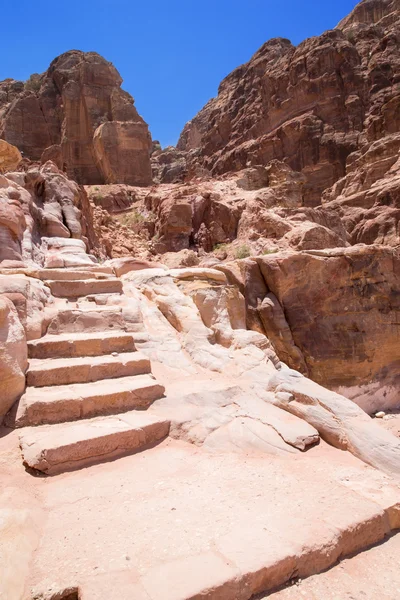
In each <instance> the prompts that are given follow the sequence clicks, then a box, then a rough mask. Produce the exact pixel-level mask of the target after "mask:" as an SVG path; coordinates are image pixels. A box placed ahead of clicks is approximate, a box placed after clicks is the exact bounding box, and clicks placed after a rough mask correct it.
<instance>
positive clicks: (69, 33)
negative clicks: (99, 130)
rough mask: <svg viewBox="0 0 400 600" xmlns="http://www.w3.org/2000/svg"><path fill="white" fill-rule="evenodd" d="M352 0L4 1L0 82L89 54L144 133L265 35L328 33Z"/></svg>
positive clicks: (187, 108)
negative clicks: (114, 79) (101, 63)
mask: <svg viewBox="0 0 400 600" xmlns="http://www.w3.org/2000/svg"><path fill="white" fill-rule="evenodd" d="M356 4H357V2H356V1H355V0H278V1H276V0H147V1H146V0H114V1H113V2H112V1H106V0H96V1H95V0H65V1H64V2H56V1H54V0H51V1H49V0H19V2H16V3H15V4H14V3H13V2H4V5H3V6H2V9H1V21H2V24H3V27H2V30H1V35H0V56H1V60H0V80H1V79H5V78H6V77H13V78H14V79H22V80H25V79H27V78H28V77H29V75H30V74H31V73H35V72H36V73H42V72H43V71H45V70H46V69H47V67H48V65H49V63H50V62H51V60H52V59H53V58H55V57H56V56H58V55H59V54H62V53H63V52H66V51H67V50H71V49H77V50H84V51H96V52H99V53H100V54H102V55H103V56H104V57H105V58H106V59H107V60H110V61H112V62H113V63H114V65H115V66H116V67H117V69H118V71H119V72H120V73H121V76H122V78H123V79H124V83H123V87H124V89H126V90H127V91H128V92H130V93H131V94H132V95H133V97H134V98H135V101H136V107H137V109H138V111H139V113H140V114H141V115H142V116H143V117H144V119H145V120H146V121H147V122H148V124H149V125H150V130H151V133H152V136H153V139H159V140H160V141H161V143H162V145H163V146H166V145H169V144H175V143H176V141H177V139H178V136H179V133H180V132H181V130H182V128H183V126H184V124H185V123H186V122H187V121H188V120H189V119H191V118H192V117H193V116H194V115H195V114H196V113H197V112H198V111H199V110H200V108H201V107H202V106H204V104H205V103H206V102H207V101H208V100H209V99H210V98H212V97H213V96H215V95H216V93H217V89H218V85H219V83H220V81H221V79H223V78H224V77H225V76H226V75H227V74H228V73H230V72H231V71H232V70H233V69H234V68H235V67H237V66H239V65H240V64H242V63H244V62H247V61H248V60H249V59H250V57H251V56H252V54H254V52H255V51H256V50H257V49H258V48H259V47H260V46H261V45H262V44H263V43H264V42H265V41H267V40H268V39H270V38H272V37H286V38H289V39H290V40H291V41H292V43H293V44H298V43H300V42H301V41H302V40H303V39H305V38H307V37H310V36H313V35H319V34H320V33H322V32H323V31H325V30H326V29H331V28H333V27H335V25H336V24H337V23H338V22H339V21H340V20H341V19H342V18H343V17H344V16H345V15H346V14H348V13H349V12H350V11H351V10H352V9H353V8H354V6H355V5H356Z"/></svg>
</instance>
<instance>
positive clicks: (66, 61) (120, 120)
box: [0, 50, 151, 185]
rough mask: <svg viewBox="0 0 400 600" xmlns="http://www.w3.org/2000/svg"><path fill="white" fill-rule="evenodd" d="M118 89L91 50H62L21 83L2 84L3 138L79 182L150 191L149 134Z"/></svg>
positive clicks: (112, 72) (111, 71)
mask: <svg viewBox="0 0 400 600" xmlns="http://www.w3.org/2000/svg"><path fill="white" fill-rule="evenodd" d="M121 83H122V79H121V77H120V75H119V73H118V71H117V70H116V69H115V67H114V66H113V65H112V64H111V63H110V62H108V61H106V60H105V59H104V58H102V57H101V56H100V55H99V54H97V53H96V52H87V53H85V52H80V51H78V50H71V51H70V52H66V53H65V54H62V55H61V56H59V57H57V58H56V59H55V60H53V62H52V63H51V65H50V67H49V68H48V70H47V71H46V72H45V73H44V74H43V75H40V76H39V75H37V76H34V77H31V79H29V80H28V81H27V82H26V83H25V84H24V83H23V82H18V81H14V80H5V81H3V82H0V138H3V139H5V140H6V141H8V142H9V143H11V144H14V145H15V146H17V148H19V150H21V151H22V152H23V154H24V156H25V157H26V158H29V159H31V160H34V161H39V160H40V159H41V157H43V160H48V159H51V160H55V161H56V162H57V163H58V165H59V166H60V167H62V168H63V169H65V171H66V172H67V174H68V176H69V177H71V178H72V179H74V180H75V181H77V182H78V183H86V184H98V183H135V184H136V185H149V184H150V183H151V168H150V149H151V138H150V134H149V133H148V129H147V125H146V124H145V122H144V121H143V119H142V118H141V117H140V116H139V114H138V113H137V111H136V108H135V106H134V101H133V98H132V97H131V96H130V95H129V94H128V93H127V92H124V91H123V90H122V89H121ZM111 138H114V139H111ZM110 140H111V142H110ZM125 161H128V163H126V162H125Z"/></svg>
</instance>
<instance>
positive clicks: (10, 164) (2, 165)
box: [0, 140, 22, 173]
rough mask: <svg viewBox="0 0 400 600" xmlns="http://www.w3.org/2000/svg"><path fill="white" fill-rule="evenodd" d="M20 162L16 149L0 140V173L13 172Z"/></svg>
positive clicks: (19, 155)
mask: <svg viewBox="0 0 400 600" xmlns="http://www.w3.org/2000/svg"><path fill="white" fill-rule="evenodd" d="M21 160H22V156H21V153H20V151H19V150H18V148H16V147H15V146H12V145H11V144H8V143H7V142H5V141H4V140H0V173H7V171H14V169H16V168H17V167H18V165H19V163H20V162H21Z"/></svg>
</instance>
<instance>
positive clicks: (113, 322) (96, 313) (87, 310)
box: [47, 305, 126, 335]
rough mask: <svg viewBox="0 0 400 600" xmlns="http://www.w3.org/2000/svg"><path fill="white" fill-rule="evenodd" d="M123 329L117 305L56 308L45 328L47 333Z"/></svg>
mask: <svg viewBox="0 0 400 600" xmlns="http://www.w3.org/2000/svg"><path fill="white" fill-rule="evenodd" d="M107 330H109V331H110V330H115V331H125V330H126V323H125V320H124V317H123V314H122V308H121V307H119V306H97V305H94V306H79V307H73V308H72V307H71V308H62V309H60V310H58V312H57V314H56V316H55V317H54V318H53V319H52V321H51V322H50V324H49V327H48V329H47V333H48V334H52V335H53V334H59V333H83V332H86V333H93V332H99V331H107Z"/></svg>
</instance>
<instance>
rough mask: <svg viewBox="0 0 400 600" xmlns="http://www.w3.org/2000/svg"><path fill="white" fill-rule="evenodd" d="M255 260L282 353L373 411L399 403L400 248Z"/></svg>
mask: <svg viewBox="0 0 400 600" xmlns="http://www.w3.org/2000/svg"><path fill="white" fill-rule="evenodd" d="M256 262H257V263H258V266H259V269H260V271H261V273H262V275H263V278H264V281H265V283H266V287H267V289H268V290H269V293H268V294H267V295H265V296H264V297H261V296H260V297H259V298H258V309H259V314H260V317H261V319H262V321H263V323H264V325H265V327H266V333H267V335H268V336H269V337H270V339H271V341H272V343H273V344H274V346H275V349H276V351H277V353H278V355H279V356H280V357H281V358H282V360H284V361H287V362H288V364H289V365H290V366H292V367H293V368H296V369H299V368H301V370H302V371H303V372H306V373H308V376H309V377H310V379H312V380H314V381H316V382H318V383H320V384H321V385H324V386H326V387H328V388H330V389H332V390H335V391H337V392H339V393H341V394H344V395H346V396H347V397H349V398H351V399H354V401H355V402H357V403H358V404H359V405H360V406H362V407H363V408H364V409H365V410H367V411H368V412H370V413H371V412H374V411H376V410H379V409H387V408H398V407H399V390H400V378H399V373H400V346H399V343H398V319H397V315H398V312H399V310H400V277H399V275H400V255H399V252H398V250H395V249H393V248H390V247H384V246H364V245H359V246H353V247H350V248H336V249H331V250H313V251H308V252H297V253H295V252H285V253H278V254H274V255H270V256H265V257H260V258H257V259H256ZM247 286H248V287H251V286H252V281H251V279H250V280H249V281H247ZM276 313H279V314H280V315H281V317H280V319H281V321H282V327H281V328H276V324H277V321H276V316H274V315H276ZM286 323H287V325H286ZM287 326H288V327H289V330H290V331H288V329H287ZM299 361H300V362H299ZM301 363H303V367H301Z"/></svg>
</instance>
